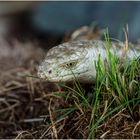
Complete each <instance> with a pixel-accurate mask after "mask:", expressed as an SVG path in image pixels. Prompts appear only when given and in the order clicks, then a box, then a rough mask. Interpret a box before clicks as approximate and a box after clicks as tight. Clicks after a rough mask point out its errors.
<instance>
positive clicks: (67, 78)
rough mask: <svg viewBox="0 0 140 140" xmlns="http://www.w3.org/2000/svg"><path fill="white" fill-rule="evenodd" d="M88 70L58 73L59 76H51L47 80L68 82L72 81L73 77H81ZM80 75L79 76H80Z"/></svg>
mask: <svg viewBox="0 0 140 140" xmlns="http://www.w3.org/2000/svg"><path fill="white" fill-rule="evenodd" d="M87 72H88V70H86V71H83V72H77V73H71V74H66V75H62V76H61V75H60V77H59V78H57V77H53V78H49V79H48V80H49V81H54V82H69V81H72V80H74V79H80V78H82V77H81V76H82V75H83V74H85V73H87ZM80 75H81V76H80Z"/></svg>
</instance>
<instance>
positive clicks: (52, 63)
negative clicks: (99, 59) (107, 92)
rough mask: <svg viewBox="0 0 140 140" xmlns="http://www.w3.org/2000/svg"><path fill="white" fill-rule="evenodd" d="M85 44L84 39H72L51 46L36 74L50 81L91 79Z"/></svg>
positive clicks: (85, 80)
mask: <svg viewBox="0 0 140 140" xmlns="http://www.w3.org/2000/svg"><path fill="white" fill-rule="evenodd" d="M87 44H88V43H87V42H86V41H73V42H69V43H64V44H61V45H59V46H56V47H53V48H52V49H50V50H49V51H48V52H47V55H46V58H45V59H44V61H43V62H42V63H41V65H40V66H39V68H38V76H39V77H40V78H42V79H46V80H47V81H50V82H70V81H72V80H74V79H75V78H76V79H77V80H79V81H80V82H87V81H88V82H89V81H91V80H93V79H92V77H91V75H90V68H91V64H90V61H89V57H90V56H89V51H87V49H86V48H87V47H88V46H87ZM93 63H94V62H93ZM92 75H93V71H92Z"/></svg>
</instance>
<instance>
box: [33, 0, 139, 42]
mask: <svg viewBox="0 0 140 140" xmlns="http://www.w3.org/2000/svg"><path fill="white" fill-rule="evenodd" d="M139 17H140V2H139V1H137V2H136V1H135V2H133V1H131V2H130V1H115V2H113V1H108V2H107V1H102V2H101V1H100V2H97V1H81V2H79V1H75V2H73V1H69V2H66V1H63V2H59V1H49V2H47V1H46V2H42V4H40V6H39V7H38V8H37V9H36V10H35V11H34V13H33V17H32V23H33V26H34V28H36V30H39V31H42V32H47V33H48V32H49V33H51V34H54V35H63V34H64V33H66V32H69V31H73V30H75V29H77V28H79V27H80V26H83V25H89V24H91V22H93V21H96V22H97V23H98V24H99V25H100V27H102V28H106V27H108V29H109V33H110V35H111V37H114V38H117V39H120V40H122V39H123V38H124V31H123V28H124V27H125V26H126V24H128V27H129V41H136V40H137V39H138V38H139V37H140V27H139V23H140V18H139Z"/></svg>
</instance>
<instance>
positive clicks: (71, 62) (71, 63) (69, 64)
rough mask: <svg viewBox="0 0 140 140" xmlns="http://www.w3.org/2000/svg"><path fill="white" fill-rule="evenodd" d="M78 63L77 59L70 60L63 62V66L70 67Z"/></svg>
mask: <svg viewBox="0 0 140 140" xmlns="http://www.w3.org/2000/svg"><path fill="white" fill-rule="evenodd" d="M76 64H77V61H70V62H69V63H65V64H62V67H65V68H69V69H70V68H73V67H74V66H76Z"/></svg>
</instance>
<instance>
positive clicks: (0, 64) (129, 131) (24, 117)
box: [0, 38, 140, 138]
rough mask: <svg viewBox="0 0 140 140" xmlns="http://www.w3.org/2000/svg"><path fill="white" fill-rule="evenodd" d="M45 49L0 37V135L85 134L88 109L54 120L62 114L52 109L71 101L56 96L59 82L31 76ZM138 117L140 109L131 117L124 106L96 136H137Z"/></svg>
mask: <svg viewBox="0 0 140 140" xmlns="http://www.w3.org/2000/svg"><path fill="white" fill-rule="evenodd" d="M53 43H54V42H53ZM45 45H46V47H47V45H48V44H47V43H46V44H45ZM45 51H46V50H44V49H42V48H41V47H39V44H38V43H37V42H35V41H34V42H33V41H26V42H20V41H17V40H13V41H12V42H11V43H9V42H7V41H5V40H4V39H2V38H1V39H0V138H87V137H88V131H89V129H88V127H89V126H88V125H89V120H90V114H91V112H90V110H82V111H83V113H81V112H80V111H79V110H76V111H74V113H71V114H70V115H68V116H66V117H65V119H63V120H61V121H60V122H56V120H57V118H58V117H59V116H60V115H62V114H61V113H56V112H55V110H56V109H64V108H66V107H71V106H72V105H73V103H74V101H70V102H69V101H66V100H65V98H63V97H62V96H56V95H55V94H54V93H55V92H58V91H59V87H58V85H56V84H51V83H47V82H46V81H41V80H40V79H38V78H34V77H31V76H32V75H33V76H36V71H37V67H38V64H39V63H40V61H41V60H42V59H43V58H44V56H45ZM64 93H65V92H64ZM66 94H70V93H66ZM139 119H140V108H137V110H136V112H135V115H134V117H132V116H130V115H129V114H127V113H126V112H125V109H123V110H121V111H119V112H117V113H116V114H114V115H113V116H111V117H109V118H107V119H106V120H105V121H104V122H103V123H101V124H100V125H99V126H98V127H97V130H96V133H95V137H96V138H140V121H139Z"/></svg>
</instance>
